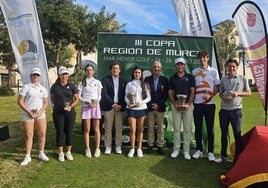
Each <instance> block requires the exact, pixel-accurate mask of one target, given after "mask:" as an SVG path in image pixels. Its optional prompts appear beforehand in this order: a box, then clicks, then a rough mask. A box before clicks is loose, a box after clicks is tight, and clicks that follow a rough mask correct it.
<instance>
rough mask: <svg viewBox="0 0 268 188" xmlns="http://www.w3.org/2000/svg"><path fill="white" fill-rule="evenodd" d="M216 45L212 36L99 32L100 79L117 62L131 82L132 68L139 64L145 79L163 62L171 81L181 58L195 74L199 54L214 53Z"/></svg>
mask: <svg viewBox="0 0 268 188" xmlns="http://www.w3.org/2000/svg"><path fill="white" fill-rule="evenodd" d="M212 46H213V38H212V37H189V36H168V35H138V34H116V33H98V75H97V77H98V78H100V79H101V78H103V77H104V76H106V75H107V73H108V71H109V66H110V64H111V63H112V62H115V61H117V62H120V63H121V64H122V69H123V70H124V71H122V72H121V74H122V76H123V77H124V78H125V79H126V80H130V79H131V71H132V68H133V67H134V66H137V65H138V66H140V67H142V68H143V69H144V74H145V76H146V75H148V74H149V75H150V74H151V72H150V71H151V64H152V62H153V61H154V60H160V61H161V63H162V67H163V68H162V74H163V75H165V76H166V77H168V78H169V77H171V76H172V75H173V74H175V72H176V70H175V63H174V60H175V58H177V57H183V58H184V59H185V60H186V72H188V73H191V71H192V70H193V69H194V68H196V67H198V66H199V60H198V59H197V53H198V51H199V50H200V49H203V50H207V51H208V52H209V53H211V51H212ZM209 64H211V60H210V61H209ZM145 76H144V77H145Z"/></svg>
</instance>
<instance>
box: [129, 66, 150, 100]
mask: <svg viewBox="0 0 268 188" xmlns="http://www.w3.org/2000/svg"><path fill="white" fill-rule="evenodd" d="M135 70H140V71H141V77H140V81H141V89H142V94H141V95H142V99H145V98H146V97H147V95H146V88H147V89H148V88H149V87H148V84H147V83H146V82H145V81H144V79H143V69H142V68H141V67H139V66H136V67H134V68H133V69H132V74H131V77H132V78H131V80H134V79H135V77H134V72H135Z"/></svg>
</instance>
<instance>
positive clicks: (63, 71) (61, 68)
mask: <svg viewBox="0 0 268 188" xmlns="http://www.w3.org/2000/svg"><path fill="white" fill-rule="evenodd" d="M66 73H67V74H69V72H68V70H67V68H66V67H60V68H59V70H58V74H60V75H62V74H66Z"/></svg>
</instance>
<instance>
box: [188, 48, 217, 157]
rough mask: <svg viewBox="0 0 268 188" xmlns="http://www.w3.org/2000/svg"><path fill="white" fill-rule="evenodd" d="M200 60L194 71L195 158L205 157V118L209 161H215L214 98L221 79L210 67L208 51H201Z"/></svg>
mask: <svg viewBox="0 0 268 188" xmlns="http://www.w3.org/2000/svg"><path fill="white" fill-rule="evenodd" d="M198 59H199V62H200V66H199V67H198V68H196V69H194V70H193V71H192V75H193V76H194V78H195V86H196V90H195V99H194V124H195V139H196V152H195V153H194V155H193V158H195V159H198V158H199V157H202V156H203V144H202V128H203V118H205V121H206V128H207V137H208V150H207V151H208V160H209V161H215V157H214V152H213V150H214V117H215V109H216V106H215V102H214V99H213V98H214V96H215V95H216V94H217V93H218V89H219V85H220V77H219V73H218V71H217V70H216V69H214V68H212V67H210V66H209V65H208V61H209V53H208V52H207V51H200V52H199V53H198Z"/></svg>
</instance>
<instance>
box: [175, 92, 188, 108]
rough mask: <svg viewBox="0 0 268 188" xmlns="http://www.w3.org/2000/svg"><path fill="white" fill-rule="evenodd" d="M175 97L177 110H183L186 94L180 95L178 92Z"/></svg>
mask: <svg viewBox="0 0 268 188" xmlns="http://www.w3.org/2000/svg"><path fill="white" fill-rule="evenodd" d="M177 99H178V101H177V102H178V105H179V107H178V108H177V109H178V110H179V111H183V110H185V107H184V105H185V102H186V99H187V95H182V94H178V95H177Z"/></svg>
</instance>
